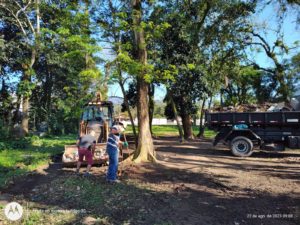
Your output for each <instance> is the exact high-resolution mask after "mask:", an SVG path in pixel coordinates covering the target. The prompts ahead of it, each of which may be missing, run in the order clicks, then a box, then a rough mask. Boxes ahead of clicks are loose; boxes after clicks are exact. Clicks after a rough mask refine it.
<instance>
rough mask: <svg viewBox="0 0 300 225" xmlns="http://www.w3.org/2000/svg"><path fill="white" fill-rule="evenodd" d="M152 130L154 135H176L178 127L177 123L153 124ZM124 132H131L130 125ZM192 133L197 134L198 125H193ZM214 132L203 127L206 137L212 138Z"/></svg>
mask: <svg viewBox="0 0 300 225" xmlns="http://www.w3.org/2000/svg"><path fill="white" fill-rule="evenodd" d="M152 131H153V134H154V135H155V136H178V135H179V132H178V128H177V125H153V126H152ZM126 133H128V134H133V132H132V126H130V125H129V126H128V127H127V128H126ZM193 133H194V135H197V134H198V133H199V126H193ZM215 135H216V133H215V132H214V131H212V130H208V129H207V128H205V131H204V136H205V137H207V138H213V137H214V136H215Z"/></svg>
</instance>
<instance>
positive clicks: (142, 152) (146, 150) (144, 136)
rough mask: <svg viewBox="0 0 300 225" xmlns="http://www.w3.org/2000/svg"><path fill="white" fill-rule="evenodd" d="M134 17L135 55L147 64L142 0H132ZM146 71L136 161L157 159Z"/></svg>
mask: <svg viewBox="0 0 300 225" xmlns="http://www.w3.org/2000/svg"><path fill="white" fill-rule="evenodd" d="M132 19H133V25H134V37H135V46H134V47H135V50H136V52H135V56H136V59H137V60H138V61H139V62H140V63H141V64H142V65H146V64H147V50H146V42H145V37H144V30H143V28H142V26H141V20H142V3H141V0H132ZM144 75H145V72H144V71H142V72H141V74H138V77H137V91H138V102H137V113H138V123H139V125H138V127H139V136H138V147H137V149H136V151H135V153H134V156H133V160H134V161H135V162H143V161H149V160H150V161H155V160H156V159H155V156H154V146H153V140H152V136H151V132H150V127H149V108H148V106H149V104H148V103H149V102H148V87H149V84H148V83H146V81H145V79H144Z"/></svg>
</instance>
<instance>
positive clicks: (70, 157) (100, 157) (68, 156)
mask: <svg viewBox="0 0 300 225" xmlns="http://www.w3.org/2000/svg"><path fill="white" fill-rule="evenodd" d="M107 160H108V155H107V153H106V143H98V144H96V149H95V154H94V157H93V161H94V165H96V164H97V165H101V164H105V163H106V162H107ZM77 161H78V147H77V145H65V151H64V154H63V157H62V162H63V164H64V165H65V166H74V165H76V163H77ZM83 164H86V161H83Z"/></svg>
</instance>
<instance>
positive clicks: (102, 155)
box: [62, 93, 126, 166]
mask: <svg viewBox="0 0 300 225" xmlns="http://www.w3.org/2000/svg"><path fill="white" fill-rule="evenodd" d="M115 124H119V125H123V126H124V124H125V123H124V122H122V121H120V120H118V119H116V120H114V117H113V103H112V102H110V101H101V94H100V93H98V94H97V95H96V98H95V99H93V100H92V101H90V102H89V103H88V104H86V105H85V106H84V110H83V113H82V115H81V119H80V123H79V131H78V137H81V136H83V135H85V134H89V133H90V132H91V131H92V130H94V131H95V133H96V140H97V143H96V149H95V154H94V158H93V160H94V164H98V165H99V164H106V163H107V160H108V155H107V153H106V142H107V139H108V134H109V128H110V127H111V126H113V125H115ZM124 137H125V135H124ZM125 138H126V137H125ZM119 157H120V160H122V158H123V154H122V151H120V156H119ZM77 160H78V147H77V145H66V146H65V151H64V154H63V156H62V162H63V164H64V165H65V166H74V165H75V164H76V163H77ZM85 163H86V162H84V163H83V164H85Z"/></svg>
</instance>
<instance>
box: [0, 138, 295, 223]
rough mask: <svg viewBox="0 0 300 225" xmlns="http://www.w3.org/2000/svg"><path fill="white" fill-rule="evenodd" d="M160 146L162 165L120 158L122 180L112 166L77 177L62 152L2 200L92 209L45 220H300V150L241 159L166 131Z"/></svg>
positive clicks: (220, 148) (8, 190) (158, 140)
mask: <svg viewBox="0 0 300 225" xmlns="http://www.w3.org/2000/svg"><path fill="white" fill-rule="evenodd" d="M155 146H156V152H157V158H158V164H142V165H136V164H126V165H121V166H120V170H121V171H120V179H121V180H122V183H121V184H118V185H108V184H106V183H105V173H106V167H94V168H93V169H92V172H93V176H92V177H91V178H83V177H79V178H78V177H77V176H76V175H74V169H73V168H63V167H62V165H61V163H60V162H59V157H58V158H57V159H54V160H53V161H54V162H53V163H52V164H50V165H49V167H48V168H41V169H40V170H39V171H38V172H37V173H33V174H30V175H28V176H27V177H24V178H22V179H18V180H16V181H15V182H14V183H12V184H11V185H10V186H9V187H8V188H6V189H5V190H2V191H1V195H0V203H1V202H2V203H5V202H9V201H12V200H16V201H19V202H22V203H23V204H27V205H28V204H29V205H31V208H34V207H40V208H45V207H46V208H47V207H51V208H53V207H55V208H60V209H83V208H84V209H85V210H86V209H87V213H86V214H84V215H77V216H76V217H75V218H72V219H71V220H65V221H60V222H58V221H56V220H53V221H52V222H50V221H49V220H48V219H47V217H46V218H44V219H45V221H44V222H43V223H42V224H56V223H57V224H58V223H60V224H82V223H85V224H204V225H210V224H211V225H218V224H220V225H226V224H228V225H229V224H233V225H240V224H272V225H273V224H275V225H285V224H286V225H287V224H291V225H292V224H295V225H296V224H300V164H299V162H300V150H298V151H297V150H294V151H285V152H282V153H268V152H255V153H254V154H253V155H252V156H251V157H250V158H237V157H234V156H232V155H231V154H230V152H229V151H228V150H226V148H224V147H223V146H217V147H212V144H211V140H205V139H202V140H195V141H190V142H185V143H179V142H178V139H177V138H174V137H161V138H156V139H155ZM80 188H81V189H80ZM80 190H84V191H86V192H87V193H85V195H82V194H81V191H80ZM99 218H100V219H99ZM47 220H48V221H47ZM1 223H3V224H5V222H4V220H2V221H1V217H0V224H1ZM33 224H34V223H33ZM36 224H41V223H36Z"/></svg>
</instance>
